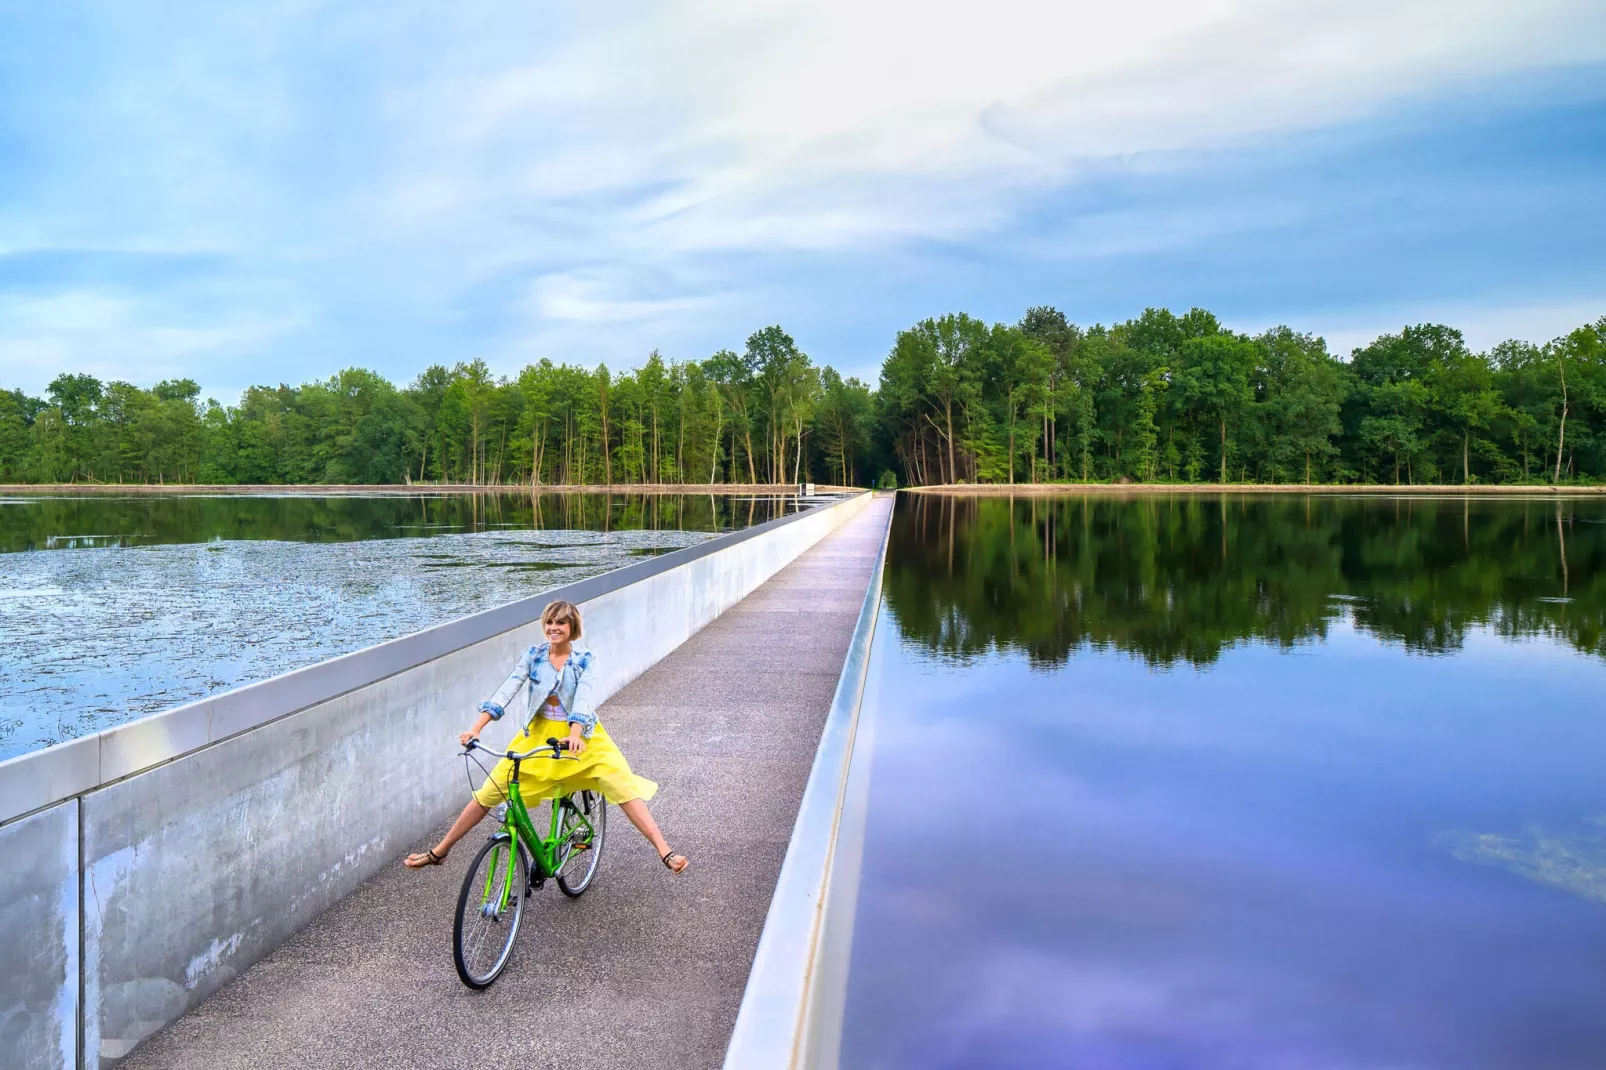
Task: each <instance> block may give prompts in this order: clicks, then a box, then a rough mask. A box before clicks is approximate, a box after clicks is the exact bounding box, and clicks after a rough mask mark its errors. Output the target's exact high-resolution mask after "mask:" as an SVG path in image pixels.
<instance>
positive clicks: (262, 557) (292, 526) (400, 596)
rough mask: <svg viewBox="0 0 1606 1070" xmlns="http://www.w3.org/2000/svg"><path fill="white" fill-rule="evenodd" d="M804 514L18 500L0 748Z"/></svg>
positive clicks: (546, 501)
mask: <svg viewBox="0 0 1606 1070" xmlns="http://www.w3.org/2000/svg"><path fill="white" fill-rule="evenodd" d="M796 507H797V502H796V500H795V499H791V498H767V497H765V498H760V497H734V496H732V497H725V496H718V497H715V496H708V495H686V496H665V495H658V496H644V495H625V494H616V495H600V494H548V495H541V496H537V497H533V498H532V497H531V496H530V495H529V494H515V495H481V496H473V495H440V496H425V495H418V496H396V495H386V496H372V497H358V496H331V497H316V496H305V495H294V494H284V495H256V496H234V495H226V496H225V495H194V496H170V495H138V496H135V495H130V496H127V497H101V496H96V497H87V496H74V497H51V496H46V495H39V496H35V495H26V496H12V497H0V759H4V758H7V757H11V756H13V755H16V754H21V753H23V752H25V751H29V750H34V749H37V748H39V747H43V746H48V745H49V744H51V743H55V742H59V741H61V740H63V739H69V738H73V737H76V736H80V735H84V734H87V733H89V732H94V731H98V730H100V729H102V728H107V727H110V726H111V725H115V724H120V723H122V722H124V721H128V720H132V719H134V718H136V717H140V716H143V715H145V714H149V713H155V712H158V711H160V710H164V709H168V708H170V707H172V706H175V705H178V704H179V703H182V702H187V701H191V700H193V699H197V698H201V697H204V696H205V695H208V694H213V693H215V692H218V691H223V690H227V689H228V688H231V687H236V686H239V685H241V684H245V683H249V682H251V681H253V680H262V679H266V678H268V677H270V676H274V675H277V674H279V673H282V672H287V671H289V670H291V669H294V668H299V667H300V666H303V665H310V664H313V663H314V662H317V661H321V660H323V659H325V658H329V657H334V656H336V655H339V654H345V653H349V652H351V651H353V650H360V649H362V648H363V647H367V646H372V645H373V644H375V643H379V642H383V641H385V640H387V639H394V638H396V637H398V636H402V635H406V634H408V633H410V632H415V631H418V630H419V629H422V628H427V627H430V626H431V625H435V624H440V623H442V622H444V621H448V620H451V619H453V618H455V617H460V616H462V615H464V614H466V613H472V612H475V611H477V610H481V609H489V608H491V607H492V606H496V605H501V604H503V603H506V602H510V601H513V600H514V599H517V598H524V597H528V596H530V595H533V594H536V593H538V592H540V591H542V590H546V589H549V588H552V587H556V586H558V585H560V584H564V583H570V582H573V581H575V580H579V579H583V578H585V577H587V576H593V575H596V574H598V573H600V572H606V571H608V570H609V569H613V568H618V567H619V566H621V565H624V564H628V563H629V562H630V561H632V560H637V559H639V558H640V557H643V556H650V555H654V554H659V553H666V552H668V551H671V550H676V549H679V548H681V547H684V546H691V545H695V544H696V543H699V542H702V541H703V540H705V539H709V538H712V537H714V536H715V535H717V534H719V533H720V532H722V531H730V530H733V529H736V528H742V527H747V526H749V525H751V524H756V523H762V522H763V521H766V520H769V519H772V518H773V517H776V516H780V515H783V514H784V513H786V512H788V511H790V510H792V509H794V508H796Z"/></svg>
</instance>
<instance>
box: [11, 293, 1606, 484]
mask: <svg viewBox="0 0 1606 1070" xmlns="http://www.w3.org/2000/svg"><path fill="white" fill-rule="evenodd" d="M1603 480H1606V317H1602V318H1601V319H1600V320H1598V321H1596V322H1594V323H1592V324H1586V325H1584V326H1581V327H1579V328H1578V329H1576V330H1574V331H1572V332H1570V333H1569V334H1566V335H1564V336H1562V337H1560V338H1556V339H1553V340H1551V341H1549V342H1546V343H1543V344H1536V343H1530V342H1521V341H1508V342H1503V343H1501V344H1499V345H1497V346H1495V347H1494V348H1493V349H1491V350H1489V351H1488V352H1484V353H1479V352H1474V351H1472V350H1471V349H1469V348H1468V346H1467V345H1466V343H1465V341H1464V339H1463V337H1462V335H1461V333H1460V332H1459V331H1457V330H1455V329H1453V328H1451V327H1448V326H1443V325H1437V324H1424V325H1420V326H1415V327H1407V328H1405V329H1403V330H1402V331H1400V333H1398V334H1388V335H1383V336H1382V337H1379V338H1377V339H1376V340H1374V341H1373V342H1371V343H1370V344H1369V345H1366V346H1364V347H1360V348H1357V349H1355V350H1354V351H1353V352H1351V353H1348V354H1334V353H1330V352H1328V350H1327V346H1326V343H1325V342H1324V341H1323V340H1322V339H1321V338H1319V337H1316V336H1313V335H1310V334H1301V333H1298V332H1296V331H1294V330H1292V329H1290V328H1288V327H1277V328H1274V329H1271V330H1268V331H1266V332H1264V333H1262V334H1257V335H1248V334H1242V333H1238V332H1234V331H1232V330H1229V329H1227V328H1226V327H1224V326H1223V325H1222V324H1221V322H1220V321H1219V320H1218V319H1217V318H1216V317H1215V316H1214V315H1212V314H1211V313H1209V312H1207V311H1204V310H1202V309H1193V310H1192V311H1189V312H1187V313H1186V314H1183V315H1177V314H1175V313H1172V312H1170V311H1167V310H1165V309H1149V310H1147V311H1146V312H1144V313H1143V315H1141V316H1139V317H1137V318H1136V319H1131V320H1127V321H1125V322H1123V323H1118V324H1115V325H1112V326H1104V325H1096V326H1092V327H1079V326H1077V325H1076V324H1074V323H1072V322H1070V321H1069V320H1067V318H1066V317H1065V316H1064V315H1063V314H1062V313H1061V312H1059V311H1058V310H1056V309H1054V308H1046V307H1038V308H1032V309H1030V310H1028V311H1027V312H1026V314H1025V315H1024V316H1023V317H1022V318H1021V319H1020V320H1019V322H1017V323H1013V324H1004V323H994V324H991V325H989V324H987V323H986V322H984V321H982V320H979V319H976V318H973V317H971V316H968V315H965V314H963V313H958V314H950V315H945V316H942V317H940V318H935V319H928V320H925V321H923V322H921V323H918V324H915V325H914V326H911V327H909V328H908V329H907V330H903V331H900V332H899V333H898V335H897V337H896V339H895V340H894V341H893V344H892V346H891V348H890V351H889V352H888V353H887V355H886V357H885V359H884V360H883V362H882V365H881V372H880V379H879V382H877V383H876V384H875V385H874V386H873V387H872V386H871V385H869V384H866V383H863V382H861V381H859V380H858V379H856V378H852V377H848V378H844V377H843V376H841V375H840V374H838V373H837V372H836V371H835V370H834V369H832V368H830V367H825V366H820V365H817V364H815V363H814V362H813V361H812V360H811V359H810V358H809V356H808V355H807V354H806V353H804V352H803V351H802V350H801V349H800V348H799V347H798V345H797V343H796V342H795V341H794V339H793V338H792V337H791V336H790V335H789V334H787V333H786V332H785V331H784V330H782V329H781V328H780V327H779V326H771V327H765V328H764V329H762V330H759V331H757V332H755V333H754V334H752V335H751V336H750V337H749V338H748V339H747V343H746V345H745V347H744V348H743V350H742V351H741V352H740V353H737V352H734V351H731V350H720V351H719V352H717V353H714V354H713V355H712V356H710V357H708V358H706V359H703V360H685V361H678V360H665V359H664V358H663V357H662V356H660V355H659V354H658V353H657V352H654V353H652V354H651V355H650V356H648V357H647V359H646V360H645V361H644V362H643V363H642V364H641V366H640V367H639V368H636V369H633V370H631V371H628V372H625V373H621V374H614V373H612V372H610V371H609V369H608V368H607V367H606V366H605V365H601V366H598V367H596V368H585V367H580V366H576V365H573V364H567V363H553V362H552V361H550V360H542V361H540V362H539V363H536V364H531V365H529V366H527V367H525V368H523V369H522V370H521V371H519V372H518V373H517V374H516V375H508V376H498V375H495V374H493V372H492V371H491V369H490V367H489V366H488V365H487V364H486V362H485V361H484V360H471V361H464V362H459V363H456V364H454V365H453V366H451V367H447V366H445V365H441V364H436V365H432V366H430V367H428V368H426V369H425V370H424V371H423V372H422V373H420V374H419V375H418V376H417V378H415V379H414V380H413V381H412V382H411V383H409V384H407V385H405V386H400V387H398V386H397V385H395V384H394V383H392V382H390V381H388V380H387V379H385V378H384V377H383V376H381V375H378V374H376V373H374V372H372V371H368V370H364V369H361V368H348V369H346V370H345V371H342V372H339V373H338V374H336V375H333V376H331V377H330V378H329V379H326V380H323V381H320V382H313V383H304V384H302V385H300V386H289V385H286V384H280V385H277V386H268V385H261V386H253V387H251V388H249V389H248V390H246V391H245V392H244V394H243V395H242V396H241V397H240V399H239V400H238V402H237V403H236V404H234V405H224V404H220V403H219V402H218V401H216V400H215V399H211V398H207V399H205V400H203V399H202V398H201V396H200V388H199V386H198V385H197V384H196V383H195V382H194V381H192V380H189V379H179V380H167V381H164V382H159V383H156V384H155V385H154V386H151V387H149V388H145V387H140V386H136V385H134V384H131V383H127V382H122V381H114V382H102V381H100V380H99V379H97V378H95V377H93V376H90V375H84V374H62V375H59V376H57V377H56V378H55V379H54V380H52V381H51V383H50V384H49V387H48V389H47V391H46V395H45V396H44V397H42V398H40V397H32V396H29V395H27V394H26V393H24V392H23V391H21V390H15V389H12V390H0V482H4V483H67V482H81V483H181V484H182V483H206V484H312V483H335V484H363V483H370V484H376V483H424V484H427V483H452V484H470V485H477V486H487V487H494V486H517V485H540V486H563V485H596V484H608V485H620V484H624V485H629V484H650V483H755V484H757V483H769V484H780V483H794V482H800V481H814V482H820V483H834V484H849V485H861V486H862V485H868V484H871V483H874V484H877V485H882V486H892V485H929V484H940V483H1025V482H1039V483H1041V482H1136V483H1181V482H1194V483H1197V482H1215V483H1384V484H1436V483H1438V484H1443V483H1451V484H1473V483H1532V484H1541V483H1544V484H1569V483H1598V482H1602V481H1603Z"/></svg>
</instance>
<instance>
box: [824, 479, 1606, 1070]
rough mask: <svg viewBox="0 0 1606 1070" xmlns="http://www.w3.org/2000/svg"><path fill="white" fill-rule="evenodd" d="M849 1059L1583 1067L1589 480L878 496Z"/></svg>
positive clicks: (1605, 987) (1605, 507) (1603, 615)
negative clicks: (1561, 487) (878, 597)
mask: <svg viewBox="0 0 1606 1070" xmlns="http://www.w3.org/2000/svg"><path fill="white" fill-rule="evenodd" d="M884 599H885V601H884V611H885V613H886V615H885V616H884V617H883V618H882V620H883V623H882V626H881V627H880V628H879V629H878V632H877V636H876V640H875V646H874V649H873V651H872V665H871V675H870V679H869V684H868V688H867V705H866V712H867V716H868V717H869V720H868V721H867V724H868V725H869V730H870V731H871V732H872V733H873V735H872V740H873V742H872V745H871V751H872V760H873V767H872V768H873V772H872V780H871V799H870V820H869V827H868V841H867V843H866V848H865V872H864V877H863V883H862V887H861V894H860V900H859V903H858V914H857V926H856V931H855V938H854V951H853V958H852V963H851V972H850V981H849V999H848V1015H847V1021H846V1026H845V1032H844V1041H843V1065H844V1066H845V1067H850V1068H870V1067H921V1068H926V1067H994V1066H1011V1067H1072V1068H1088V1070H1122V1068H1133V1070H1227V1068H1232V1070H1238V1068H1244V1070H1249V1068H1255V1070H1259V1068H1273V1070H1296V1068H1297V1070H1331V1068H1356V1070H1405V1068H1423V1070H1426V1068H1435V1070H1437V1068H1444V1070H1480V1068H1491V1070H1493V1068H1501V1070H1507V1068H1509V1070H1549V1068H1556V1070H1560V1068H1567V1070H1574V1068H1576V1070H1585V1068H1588V1070H1598V1068H1600V1067H1606V772H1603V770H1606V760H1603V756H1606V502H1602V501H1600V500H1599V499H1587V500H1564V501H1562V502H1560V503H1559V505H1558V503H1557V502H1556V501H1555V500H1554V499H1545V500H1534V501H1511V500H1504V499H1501V500H1474V501H1471V502H1467V501H1463V500H1460V499H1456V500H1434V501H1427V500H1394V499H1375V498H1326V497H1312V498H1304V497H1287V498H1264V497H1251V498H1232V497H1228V498H1223V499H1219V500H1215V499H1211V500H1206V499H1199V498H1181V497H1178V498H1141V499H1136V500H1116V499H1111V498H1069V499H1059V500H1037V501H1017V502H1015V503H1013V504H1012V503H1010V502H1009V501H1007V500H1000V499H981V500H977V499H941V498H934V497H927V496H914V497H911V496H908V495H905V496H903V497H902V498H901V499H900V501H899V505H898V510H897V513H896V515H895V518H894V522H893V534H892V541H891V546H890V549H889V556H888V561H887V575H886V581H885V587H884Z"/></svg>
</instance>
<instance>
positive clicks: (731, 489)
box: [0, 483, 861, 498]
mask: <svg viewBox="0 0 1606 1070" xmlns="http://www.w3.org/2000/svg"><path fill="white" fill-rule="evenodd" d="M797 488H798V484H796V483H613V484H598V483H591V484H583V485H558V484H545V483H543V484H541V485H539V486H536V487H531V486H530V485H529V484H528V483H502V484H497V485H495V486H475V485H472V484H467V483H0V494H68V495H71V494H83V495H97V494H102V495H115V494H131V495H139V494H158V495H159V494H206V495H229V494H241V495H265V494H266V495H271V494H301V495H316V496H327V497H338V496H348V497H364V498H366V497H379V496H396V497H418V496H431V495H448V494H503V495H506V494H531V493H537V494H796V493H797ZM814 489H815V493H817V494H838V493H848V492H853V491H857V490H859V489H861V488H858V487H839V486H836V485H834V484H829V485H828V484H824V483H816V484H815V485H814Z"/></svg>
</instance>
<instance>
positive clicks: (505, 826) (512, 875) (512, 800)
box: [480, 759, 597, 915]
mask: <svg viewBox="0 0 1606 1070" xmlns="http://www.w3.org/2000/svg"><path fill="white" fill-rule="evenodd" d="M520 761H521V759H514V762H513V774H512V776H510V777H509V778H508V784H507V813H506V815H505V816H504V817H503V819H502V831H503V834H504V835H506V836H507V841H506V842H507V847H508V852H507V880H506V881H505V882H503V884H502V893H501V896H500V899H499V901H498V902H497V903H496V904H495V908H494V909H495V912H496V913H497V914H498V915H500V914H501V913H502V911H504V910H506V909H507V907H508V903H509V902H510V900H511V897H512V896H513V895H514V888H515V886H516V885H517V882H518V858H517V855H518V851H517V850H516V849H515V848H514V846H513V843H514V841H515V840H517V841H518V842H519V843H522V844H523V845H524V847H525V849H526V850H528V851H529V852H530V856H531V858H532V859H533V860H534V865H535V869H534V872H533V873H532V874H531V879H530V882H531V884H532V885H539V884H540V882H542V881H544V880H546V879H547V878H548V877H555V876H557V873H558V868H559V867H560V866H561V865H562V864H563V862H564V861H565V858H561V857H559V855H558V850H559V846H560V845H559V839H558V837H559V835H560V834H561V832H562V814H563V810H564V803H565V802H566V801H567V800H568V799H569V797H570V793H569V792H563V793H561V794H558V795H555V796H553V797H552V823H551V825H552V827H551V828H550V830H548V832H547V835H546V836H545V837H542V836H540V835H538V834H537V833H536V831H535V822H534V821H533V820H531V818H530V811H529V808H528V807H526V806H525V804H524V796H523V794H522V793H521V792H520V790H519V764H520ZM573 809H574V811H575V813H576V814H577V815H578V816H579V818H580V820H581V822H582V823H583V824H584V825H585V829H586V842H587V843H589V842H590V841H591V840H592V839H593V838H594V837H595V836H596V834H597V830H596V826H594V825H593V824H592V823H591V818H590V817H588V816H587V815H586V814H585V812H584V811H582V810H580V809H579V808H578V807H573ZM498 849H499V848H493V849H492V852H491V864H490V865H489V866H487V867H486V870H485V891H484V893H483V898H482V899H481V902H480V906H481V908H482V909H484V908H485V907H489V906H491V897H492V895H493V893H494V891H495V889H494V888H493V885H494V883H495V881H496V874H497V868H498V866H499V865H500V864H501V861H502V860H501V859H500V858H498V857H497V856H496V851H497V850H498ZM523 891H524V890H523V889H519V892H518V894H521V895H522V894H523Z"/></svg>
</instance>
